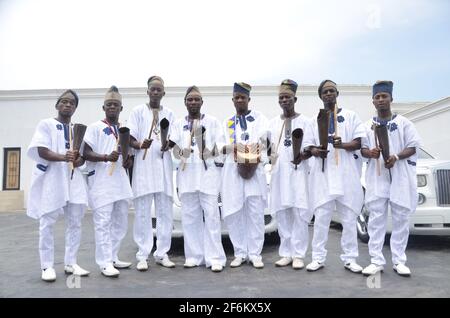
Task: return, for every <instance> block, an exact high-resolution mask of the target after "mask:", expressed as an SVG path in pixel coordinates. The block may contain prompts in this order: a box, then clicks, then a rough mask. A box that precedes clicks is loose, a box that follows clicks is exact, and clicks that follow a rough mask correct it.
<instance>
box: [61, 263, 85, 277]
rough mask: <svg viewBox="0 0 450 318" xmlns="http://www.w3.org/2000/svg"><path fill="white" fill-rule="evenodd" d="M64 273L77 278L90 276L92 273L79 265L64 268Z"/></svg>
mask: <svg viewBox="0 0 450 318" xmlns="http://www.w3.org/2000/svg"><path fill="white" fill-rule="evenodd" d="M64 273H66V274H72V275H76V276H88V275H89V274H90V273H91V272H90V271H87V270H85V269H83V268H81V267H80V266H78V265H77V264H73V265H66V266H64Z"/></svg>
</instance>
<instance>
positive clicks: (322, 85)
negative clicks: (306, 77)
mask: <svg viewBox="0 0 450 318" xmlns="http://www.w3.org/2000/svg"><path fill="white" fill-rule="evenodd" d="M328 87H334V88H335V89H336V90H338V89H337V85H336V83H335V82H333V81H332V80H329V79H326V80H324V81H322V83H320V85H319V89H318V93H319V97H320V96H321V95H322V91H323V89H324V88H328Z"/></svg>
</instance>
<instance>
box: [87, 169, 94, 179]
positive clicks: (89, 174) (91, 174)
mask: <svg viewBox="0 0 450 318" xmlns="http://www.w3.org/2000/svg"><path fill="white" fill-rule="evenodd" d="M94 174H95V170H92V171H89V173H88V175H87V176H88V177H90V176H93V175H94Z"/></svg>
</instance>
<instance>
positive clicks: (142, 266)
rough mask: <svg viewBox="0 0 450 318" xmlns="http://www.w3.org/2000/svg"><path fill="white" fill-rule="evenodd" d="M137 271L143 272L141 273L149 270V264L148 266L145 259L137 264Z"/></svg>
mask: <svg viewBox="0 0 450 318" xmlns="http://www.w3.org/2000/svg"><path fill="white" fill-rule="evenodd" d="M136 269H137V270H138V271H141V272H145V271H146V270H148V264H147V261H146V260H145V259H144V260H141V261H139V262H138V263H137V265H136Z"/></svg>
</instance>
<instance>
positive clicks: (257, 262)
mask: <svg viewBox="0 0 450 318" xmlns="http://www.w3.org/2000/svg"><path fill="white" fill-rule="evenodd" d="M251 263H252V265H253V267H254V268H257V269H261V268H264V263H263V262H262V261H261V260H259V259H257V260H254V261H251Z"/></svg>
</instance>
